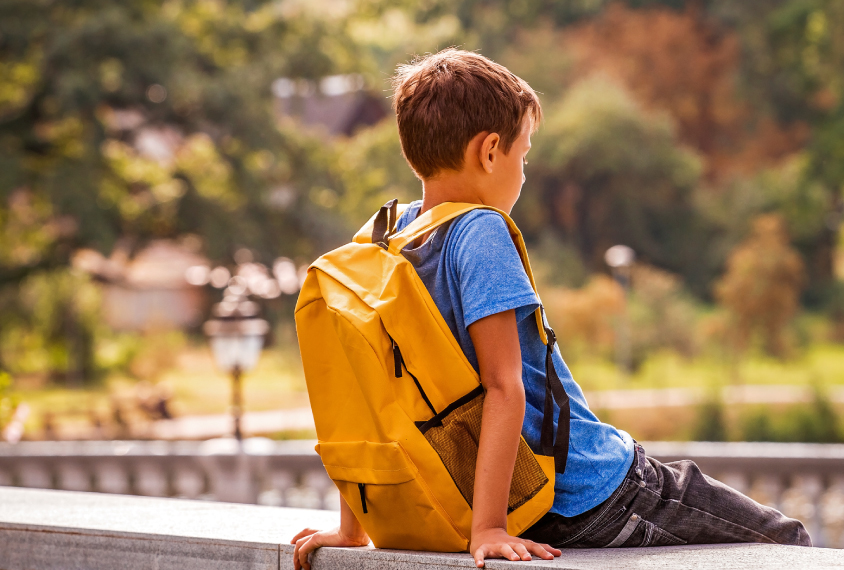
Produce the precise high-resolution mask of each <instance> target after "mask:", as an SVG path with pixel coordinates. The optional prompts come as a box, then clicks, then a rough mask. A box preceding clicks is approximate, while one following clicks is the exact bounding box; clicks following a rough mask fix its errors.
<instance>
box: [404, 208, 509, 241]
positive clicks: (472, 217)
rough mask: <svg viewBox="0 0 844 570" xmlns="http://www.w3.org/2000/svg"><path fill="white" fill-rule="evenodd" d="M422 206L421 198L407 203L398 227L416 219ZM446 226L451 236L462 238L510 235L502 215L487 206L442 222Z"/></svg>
mask: <svg viewBox="0 0 844 570" xmlns="http://www.w3.org/2000/svg"><path fill="white" fill-rule="evenodd" d="M421 208H422V200H415V201H413V202H411V203H410V204H408V206H407V208H406V209H405V210H404V212H403V213H402V215H401V216H400V217H399V229H404V227H406V226H407V224H409V223H410V222H412V221H413V220H415V219H416V217H417V216H418V215H419V210H420V209H421ZM443 226H444V227H446V228H448V233H449V234H450V235H451V237H452V238H457V239H458V240H462V238H464V237H466V236H467V235H469V236H470V237H475V238H477V237H483V236H484V235H492V236H507V237H508V238H509V236H510V230H509V228H508V227H507V222H506V221H504V217H503V216H502V215H501V214H499V213H498V212H496V211H494V210H489V209H487V208H478V209H476V210H472V211H471V212H466V213H465V214H462V215H460V216H458V217H457V218H455V219H454V220H451V221H450V222H446V224H443Z"/></svg>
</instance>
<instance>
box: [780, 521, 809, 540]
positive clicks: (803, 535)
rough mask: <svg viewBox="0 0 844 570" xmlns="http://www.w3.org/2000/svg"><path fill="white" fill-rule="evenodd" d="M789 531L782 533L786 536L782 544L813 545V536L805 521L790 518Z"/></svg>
mask: <svg viewBox="0 0 844 570" xmlns="http://www.w3.org/2000/svg"><path fill="white" fill-rule="evenodd" d="M787 528H788V531H787V532H784V533H782V534H783V535H786V536H787V537H788V538H786V536H784V537H783V538H786V540H785V541H783V542H781V543H780V544H787V545H790V546H812V537H811V536H809V531H807V530H806V527H805V526H803V523H802V522H800V521H798V520H797V519H789V521H788V523H787Z"/></svg>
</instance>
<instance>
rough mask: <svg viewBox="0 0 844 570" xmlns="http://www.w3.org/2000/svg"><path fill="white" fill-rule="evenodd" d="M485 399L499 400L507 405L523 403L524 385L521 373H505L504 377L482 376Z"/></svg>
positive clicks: (521, 404)
mask: <svg viewBox="0 0 844 570" xmlns="http://www.w3.org/2000/svg"><path fill="white" fill-rule="evenodd" d="M484 388H485V389H486V396H485V397H486V399H487V400H490V399H492V400H495V401H500V402H502V403H506V404H508V405H519V406H520V407H524V404H525V387H524V385H523V384H522V378H521V375H518V376H515V375H507V376H506V377H503V378H501V377H497V378H484Z"/></svg>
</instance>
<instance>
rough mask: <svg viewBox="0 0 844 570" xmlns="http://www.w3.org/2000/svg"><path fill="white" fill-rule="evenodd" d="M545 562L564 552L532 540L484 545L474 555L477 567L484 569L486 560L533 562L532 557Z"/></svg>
mask: <svg viewBox="0 0 844 570" xmlns="http://www.w3.org/2000/svg"><path fill="white" fill-rule="evenodd" d="M532 554H533V555H536V556H538V557H539V558H542V559H543V560H552V559H553V558H554V557H555V556H560V555H561V554H562V552H561V551H560V550H558V549H556V548H554V547H552V546H549V545H547V544H538V543H536V542H532V541H530V540H518V541H513V542H510V543H497V544H483V545H481V546H480V547H479V548H478V549H477V550H476V551H475V553H474V555H473V558H474V559H475V566H477V567H478V568H483V567H484V565H485V563H484V559H486V558H504V559H507V560H512V561H517V560H525V561H527V560H531V555H532Z"/></svg>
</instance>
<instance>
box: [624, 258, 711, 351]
mask: <svg viewBox="0 0 844 570" xmlns="http://www.w3.org/2000/svg"><path fill="white" fill-rule="evenodd" d="M631 281H632V283H631V285H632V287H631V289H632V294H631V298H630V308H629V318H630V327H631V332H632V334H631V341H632V360H633V363H634V365H635V364H637V363H641V362H643V361H644V360H645V358H646V357H647V356H648V354H651V353H653V352H656V351H659V350H664V349H668V350H672V351H674V352H676V353H677V354H680V355H683V356H685V357H691V356H694V355H696V354H697V353H698V351H699V348H700V347H699V340H698V338H697V337H698V320H699V319H698V312H699V309H698V306H697V303H696V302H695V300H694V299H693V298H692V297H691V295H689V293H688V292H687V291H686V290H685V288H684V287H683V283H682V280H681V279H680V278H679V277H677V276H676V275H672V274H670V273H668V272H666V271H662V270H660V269H657V268H655V267H651V266H648V265H644V264H637V265H635V266H634V267H633V271H632V280H631Z"/></svg>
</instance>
